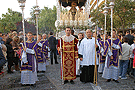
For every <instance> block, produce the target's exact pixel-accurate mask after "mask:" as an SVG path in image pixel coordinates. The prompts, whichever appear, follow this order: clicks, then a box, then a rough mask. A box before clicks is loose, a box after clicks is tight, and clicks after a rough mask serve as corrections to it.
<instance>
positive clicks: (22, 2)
mask: <svg viewBox="0 0 135 90" xmlns="http://www.w3.org/2000/svg"><path fill="white" fill-rule="evenodd" d="M25 2H26V0H18V3H19V4H20V7H21V9H22V24H23V35H24V46H25V47H26V40H25V26H24V7H25Z"/></svg>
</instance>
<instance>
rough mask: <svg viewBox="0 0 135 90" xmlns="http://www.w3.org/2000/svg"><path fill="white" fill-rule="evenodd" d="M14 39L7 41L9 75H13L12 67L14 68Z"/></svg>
mask: <svg viewBox="0 0 135 90" xmlns="http://www.w3.org/2000/svg"><path fill="white" fill-rule="evenodd" d="M12 41H13V40H12V39H11V38H8V39H7V41H6V47H7V61H8V73H13V72H12V71H11V67H12V66H13V58H14V50H13V48H12Z"/></svg>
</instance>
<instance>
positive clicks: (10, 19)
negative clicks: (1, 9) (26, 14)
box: [0, 8, 22, 33]
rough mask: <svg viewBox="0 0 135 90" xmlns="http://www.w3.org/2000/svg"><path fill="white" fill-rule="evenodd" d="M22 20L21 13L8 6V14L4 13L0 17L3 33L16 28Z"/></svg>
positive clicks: (0, 27) (0, 26)
mask: <svg viewBox="0 0 135 90" xmlns="http://www.w3.org/2000/svg"><path fill="white" fill-rule="evenodd" d="M21 20H22V14H21V13H19V12H16V11H12V9H10V8H8V12H7V13H6V14H2V18H1V19H0V30H1V31H2V32H3V33H7V32H10V31H12V30H16V23H17V22H20V21H21Z"/></svg>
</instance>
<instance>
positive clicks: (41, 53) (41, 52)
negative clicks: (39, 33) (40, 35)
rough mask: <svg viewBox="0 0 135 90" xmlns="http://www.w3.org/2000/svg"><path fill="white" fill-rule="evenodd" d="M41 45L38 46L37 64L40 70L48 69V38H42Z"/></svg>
mask: <svg viewBox="0 0 135 90" xmlns="http://www.w3.org/2000/svg"><path fill="white" fill-rule="evenodd" d="M40 44H41V46H37V49H36V56H37V58H36V59H37V66H38V68H37V69H38V71H46V60H47V59H48V40H41V41H40Z"/></svg>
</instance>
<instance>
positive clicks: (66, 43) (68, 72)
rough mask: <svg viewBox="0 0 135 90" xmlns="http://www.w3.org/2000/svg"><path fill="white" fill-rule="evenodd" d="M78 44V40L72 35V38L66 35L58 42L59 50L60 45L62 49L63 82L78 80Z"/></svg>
mask: <svg viewBox="0 0 135 90" xmlns="http://www.w3.org/2000/svg"><path fill="white" fill-rule="evenodd" d="M60 41H61V43H60ZM77 43H78V40H77V39H76V38H75V37H74V36H72V35H70V36H66V35H65V36H63V37H62V38H61V40H58V48H60V44H61V48H62V67H61V78H62V69H63V80H74V79H76V60H75V58H78V49H77Z"/></svg>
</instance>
